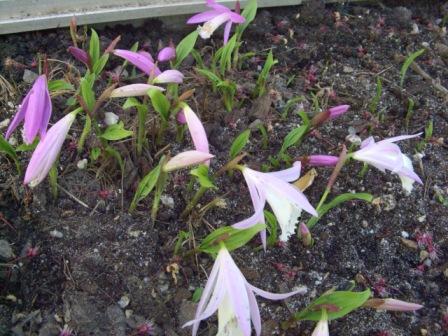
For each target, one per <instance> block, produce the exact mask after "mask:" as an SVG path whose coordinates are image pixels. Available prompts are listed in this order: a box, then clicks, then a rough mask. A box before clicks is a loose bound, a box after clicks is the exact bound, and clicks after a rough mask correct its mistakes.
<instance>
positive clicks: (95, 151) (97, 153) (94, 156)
mask: <svg viewBox="0 0 448 336" xmlns="http://www.w3.org/2000/svg"><path fill="white" fill-rule="evenodd" d="M100 155H101V148H99V147H93V148H92V150H91V151H90V159H91V160H92V161H96V160H98V158H99V157H100Z"/></svg>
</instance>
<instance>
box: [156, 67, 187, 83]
mask: <svg viewBox="0 0 448 336" xmlns="http://www.w3.org/2000/svg"><path fill="white" fill-rule="evenodd" d="M183 80H184V75H183V74H182V73H181V72H180V71H178V70H165V71H164V72H162V73H161V74H159V75H158V76H157V77H156V78H155V79H154V83H182V82H183Z"/></svg>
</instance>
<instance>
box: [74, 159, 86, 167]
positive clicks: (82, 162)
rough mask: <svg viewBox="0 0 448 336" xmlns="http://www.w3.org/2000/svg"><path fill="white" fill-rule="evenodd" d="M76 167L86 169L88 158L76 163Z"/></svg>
mask: <svg viewBox="0 0 448 336" xmlns="http://www.w3.org/2000/svg"><path fill="white" fill-rule="evenodd" d="M76 167H78V169H86V167H87V159H82V160H79V161H78V163H77V164H76Z"/></svg>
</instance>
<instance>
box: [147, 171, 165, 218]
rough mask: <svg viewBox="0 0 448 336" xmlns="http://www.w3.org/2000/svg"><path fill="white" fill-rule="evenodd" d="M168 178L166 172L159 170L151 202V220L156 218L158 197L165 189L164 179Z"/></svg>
mask: <svg viewBox="0 0 448 336" xmlns="http://www.w3.org/2000/svg"><path fill="white" fill-rule="evenodd" d="M167 179H168V173H166V172H164V171H163V170H162V171H161V172H160V176H159V180H158V181H157V185H156V191H155V194H154V200H153V202H152V209H151V218H152V220H153V221H155V220H156V218H157V212H158V211H159V204H160V198H161V197H162V193H163V191H164V190H165V186H166V181H167Z"/></svg>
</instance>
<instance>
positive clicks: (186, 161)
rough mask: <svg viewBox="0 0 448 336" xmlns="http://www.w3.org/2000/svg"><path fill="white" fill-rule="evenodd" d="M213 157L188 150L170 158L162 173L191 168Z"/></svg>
mask: <svg viewBox="0 0 448 336" xmlns="http://www.w3.org/2000/svg"><path fill="white" fill-rule="evenodd" d="M212 157H214V155H212V154H209V153H204V152H200V151H196V150H190V151H186V152H182V153H179V154H177V155H176V156H175V157H173V158H171V159H170V160H169V161H168V162H167V163H166V164H165V165H164V166H163V171H165V172H170V171H173V170H178V169H181V168H185V167H189V166H193V165H196V164H199V163H203V162H205V161H207V160H210V159H211V158H212Z"/></svg>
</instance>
